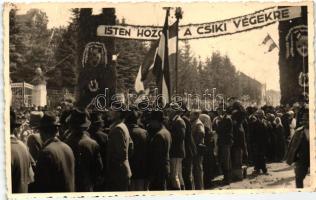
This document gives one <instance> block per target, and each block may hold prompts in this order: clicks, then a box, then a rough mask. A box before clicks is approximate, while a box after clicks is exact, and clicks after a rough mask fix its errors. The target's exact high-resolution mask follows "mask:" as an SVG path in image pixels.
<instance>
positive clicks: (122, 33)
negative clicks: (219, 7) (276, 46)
mask: <svg viewBox="0 0 316 200" xmlns="http://www.w3.org/2000/svg"><path fill="white" fill-rule="evenodd" d="M298 17H301V7H299V6H294V7H285V8H277V7H273V8H267V9H264V10H259V11H257V12H254V13H252V14H248V15H244V16H240V17H235V18H231V19H226V20H221V21H216V22H208V23H201V24H189V25H181V26H179V39H180V40H187V39H198V38H209V37H217V36H221V35H230V34H235V33H239V32H244V31H249V30H252V29H257V28H262V27H264V26H268V25H270V24H273V23H275V22H277V21H284V20H290V19H294V18H298ZM161 31H162V27H157V26H137V25H100V26H98V28H97V36H107V37H116V38H125V39H137V40H157V39H158V38H159V36H160V34H161Z"/></svg>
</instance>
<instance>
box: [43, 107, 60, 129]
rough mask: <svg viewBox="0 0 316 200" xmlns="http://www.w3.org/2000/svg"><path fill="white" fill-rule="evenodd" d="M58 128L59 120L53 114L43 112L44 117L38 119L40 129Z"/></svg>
mask: <svg viewBox="0 0 316 200" xmlns="http://www.w3.org/2000/svg"><path fill="white" fill-rule="evenodd" d="M54 126H60V123H59V119H58V117H56V115H55V114H54V113H53V112H50V111H48V112H45V113H44V116H43V117H42V118H41V119H40V126H39V127H40V128H43V127H45V128H47V127H54Z"/></svg>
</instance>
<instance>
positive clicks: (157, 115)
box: [150, 111, 164, 122]
mask: <svg viewBox="0 0 316 200" xmlns="http://www.w3.org/2000/svg"><path fill="white" fill-rule="evenodd" d="M150 119H151V120H157V121H159V122H163V120H164V117H163V112H162V111H152V112H151V113H150Z"/></svg>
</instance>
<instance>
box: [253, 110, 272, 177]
mask: <svg viewBox="0 0 316 200" xmlns="http://www.w3.org/2000/svg"><path fill="white" fill-rule="evenodd" d="M250 134H251V140H250V142H251V144H252V145H253V159H254V174H260V171H261V170H262V172H263V173H264V174H266V173H267V172H268V170H267V167H266V157H265V156H266V151H267V143H268V142H267V140H268V136H267V124H266V121H265V119H264V111H263V110H257V112H256V116H255V118H254V119H253V130H252V132H251V133H250Z"/></svg>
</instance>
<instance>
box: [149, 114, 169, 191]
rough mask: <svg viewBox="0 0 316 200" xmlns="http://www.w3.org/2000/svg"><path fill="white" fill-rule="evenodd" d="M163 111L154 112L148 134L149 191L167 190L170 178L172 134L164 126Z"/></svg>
mask: <svg viewBox="0 0 316 200" xmlns="http://www.w3.org/2000/svg"><path fill="white" fill-rule="evenodd" d="M163 121H164V117H163V112H162V111H152V112H151V113H150V122H149V125H148V133H149V135H150V137H149V138H150V139H149V141H148V145H147V147H148V148H147V153H148V154H147V169H148V170H147V176H148V181H149V185H148V189H149V190H166V189H167V180H168V178H169V176H170V156H169V151H170V147H171V134H170V132H169V131H168V130H167V129H166V127H165V126H164V125H163Z"/></svg>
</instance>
